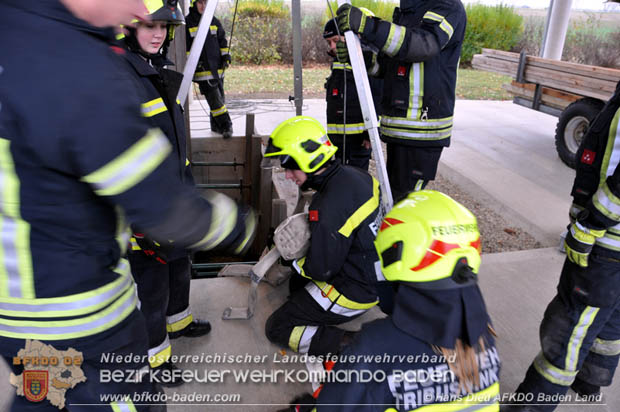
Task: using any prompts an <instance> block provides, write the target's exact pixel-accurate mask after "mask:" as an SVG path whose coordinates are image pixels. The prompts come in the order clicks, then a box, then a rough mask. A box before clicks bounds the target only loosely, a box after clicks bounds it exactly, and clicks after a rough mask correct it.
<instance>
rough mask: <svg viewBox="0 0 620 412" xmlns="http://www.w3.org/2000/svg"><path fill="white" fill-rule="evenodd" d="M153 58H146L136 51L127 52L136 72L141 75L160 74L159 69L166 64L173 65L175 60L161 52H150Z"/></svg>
mask: <svg viewBox="0 0 620 412" xmlns="http://www.w3.org/2000/svg"><path fill="white" fill-rule="evenodd" d="M149 56H150V57H151V58H150V59H148V61H147V60H144V58H143V57H144V56H143V55H142V54H140V55H138V54H137V53H135V52H130V53H127V56H126V57H127V61H128V62H129V63H130V64H131V65H132V66H133V68H134V69H135V70H136V72H137V73H138V74H139V75H140V76H159V72H158V71H157V69H159V68H162V67H164V66H172V65H174V63H173V62H171V61H170V60H168V59H167V58H166V57H164V56H162V55H161V54H150V55H149Z"/></svg>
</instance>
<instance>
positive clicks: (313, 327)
mask: <svg viewBox="0 0 620 412" xmlns="http://www.w3.org/2000/svg"><path fill="white" fill-rule="evenodd" d="M295 277H296V275H293V276H292V277H291V280H292V279H293V278H295ZM299 277H301V276H299ZM297 283H298V285H297V287H294V289H295V290H294V291H292V292H291V296H289V299H288V300H287V301H286V302H285V303H284V304H283V305H282V306H280V308H278V309H277V310H276V311H275V312H273V313H272V314H271V316H270V317H269V319H267V323H266V325H265V334H266V335H267V339H269V340H270V341H271V342H273V343H275V344H278V345H280V346H282V347H288V348H290V349H292V350H293V351H295V352H299V353H308V354H309V355H326V354H328V353H331V354H336V353H338V352H339V351H340V341H341V340H342V337H343V336H344V333H345V331H344V330H343V329H340V328H336V327H334V325H339V324H342V323H345V322H348V321H350V320H353V319H355V318H357V317H358V316H360V315H361V313H359V314H356V315H355V316H343V315H340V314H337V313H333V312H330V311H327V310H325V309H323V307H321V306H320V305H319V304H318V303H317V302H316V301H315V300H314V298H313V297H312V296H311V295H310V293H308V291H307V290H306V289H305V288H303V287H299V286H301V285H302V284H303V283H304V282H301V283H300V282H297ZM291 289H293V288H291Z"/></svg>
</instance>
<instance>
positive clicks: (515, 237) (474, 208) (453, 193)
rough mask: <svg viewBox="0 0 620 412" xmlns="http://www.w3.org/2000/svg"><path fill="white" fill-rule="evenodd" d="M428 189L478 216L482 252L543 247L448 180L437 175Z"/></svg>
mask: <svg viewBox="0 0 620 412" xmlns="http://www.w3.org/2000/svg"><path fill="white" fill-rule="evenodd" d="M427 188H428V189H433V190H438V191H440V192H443V193H445V194H447V195H449V196H450V197H452V198H453V199H454V200H456V201H458V202H460V203H462V204H463V205H464V206H465V207H466V208H468V209H469V210H471V212H472V213H473V214H474V215H476V217H477V218H478V227H479V229H480V233H481V237H482V253H497V252H509V251H513V250H526V249H537V248H541V247H543V245H541V244H540V243H539V242H537V241H536V240H535V239H534V238H533V237H532V235H530V234H529V233H527V232H525V231H524V230H523V229H522V228H519V227H516V226H514V225H511V224H509V223H508V222H506V220H505V219H504V218H503V217H502V216H500V215H499V214H497V213H495V211H493V210H491V209H490V208H488V207H485V206H484V205H483V204H481V203H480V202H478V201H477V200H476V199H475V195H471V194H469V193H465V192H464V191H462V190H461V189H460V187H459V186H457V185H456V184H454V183H452V182H451V181H450V180H448V179H446V178H444V177H443V176H441V175H438V176H437V178H436V179H435V180H434V181H432V182H430V183H429V184H428V186H427Z"/></svg>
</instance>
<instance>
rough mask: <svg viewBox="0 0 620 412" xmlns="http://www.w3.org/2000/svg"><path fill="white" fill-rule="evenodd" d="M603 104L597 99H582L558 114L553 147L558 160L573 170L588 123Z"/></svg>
mask: <svg viewBox="0 0 620 412" xmlns="http://www.w3.org/2000/svg"><path fill="white" fill-rule="evenodd" d="M604 105H605V104H604V103H603V102H602V101H600V100H597V99H592V98H584V99H580V100H577V101H575V102H572V103H571V104H569V105H568V106H567V107H566V109H564V111H563V112H562V114H560V118H559V120H558V124H557V126H556V128H555V147H556V149H557V151H558V155H559V156H560V159H562V161H563V162H564V163H565V164H566V165H567V166H568V167H570V168H572V169H574V168H575V165H576V163H577V150H578V149H579V145H581V141H582V140H583V137H584V136H585V134H586V131H587V130H588V126H589V125H590V122H592V121H593V120H594V118H595V117H596V115H597V114H598V113H599V112H600V111H601V109H602V108H603V106H604Z"/></svg>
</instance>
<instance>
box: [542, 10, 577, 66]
mask: <svg viewBox="0 0 620 412" xmlns="http://www.w3.org/2000/svg"><path fill="white" fill-rule="evenodd" d="M572 5H573V0H552V1H551V2H550V5H549V14H548V16H547V27H546V28H545V42H544V44H543V49H542V50H541V56H542V57H544V58H545V59H552V60H562V51H563V50H564V41H565V40H566V31H567V30H568V21H569V19H570V9H571V6H572Z"/></svg>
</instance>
